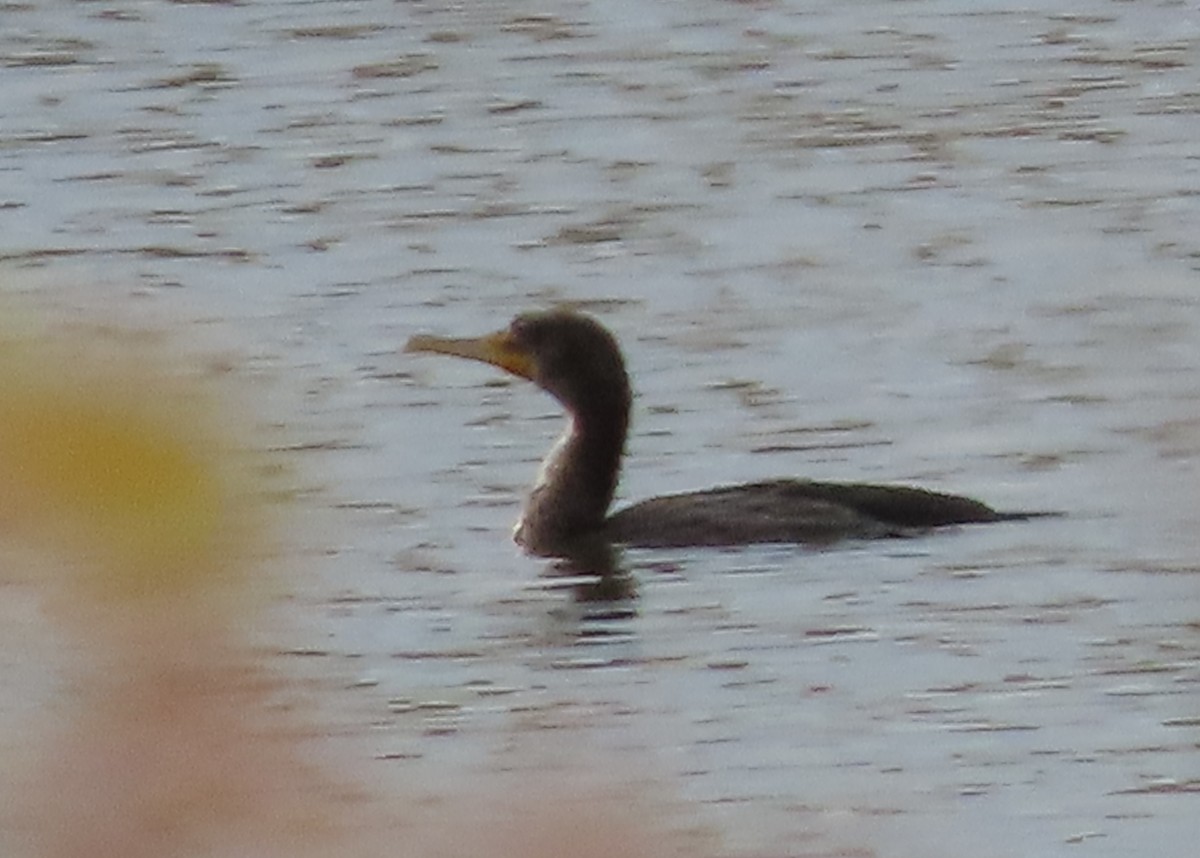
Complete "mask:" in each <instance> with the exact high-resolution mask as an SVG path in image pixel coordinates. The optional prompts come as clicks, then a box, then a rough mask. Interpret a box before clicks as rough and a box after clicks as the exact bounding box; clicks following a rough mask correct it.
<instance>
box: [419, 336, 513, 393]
mask: <svg viewBox="0 0 1200 858" xmlns="http://www.w3.org/2000/svg"><path fill="white" fill-rule="evenodd" d="M404 350H405V351H406V352H435V353H437V354H443V355H454V356H455V357H461V358H469V359H470V360H478V361H483V362H484V363H490V364H491V365H492V366H498V367H500V368H501V369H503V370H507V371H508V372H511V373H512V374H513V375H518V376H520V377H521V378H527V379H529V380H530V381H532V380H533V375H534V371H535V370H536V365H535V364H534V361H533V356H532V355H531V354H530V353H529V351H528V350H527V349H525V348H523V347H522V346H521V345H520V344H518V343H517V342H515V341H514V340H513V338H512V335H511V334H510V333H509V332H508V331H498V332H496V333H494V334H488V335H487V336H483V337H473V338H467V339H456V338H453V337H432V336H428V335H426V334H418V335H417V336H415V337H412V338H411V339H410V340H409V341H408V343H407V345H405V346H404Z"/></svg>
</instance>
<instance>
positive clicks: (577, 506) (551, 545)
mask: <svg viewBox="0 0 1200 858" xmlns="http://www.w3.org/2000/svg"><path fill="white" fill-rule="evenodd" d="M610 405H611V404H610ZM628 427H629V406H628V403H619V404H616V405H612V407H609V408H604V409H593V410H592V411H591V412H574V413H571V414H569V415H568V419H567V428H566V431H565V432H564V433H563V436H562V437H561V438H560V439H559V441H558V443H557V444H555V445H554V449H553V450H551V451H550V454H549V455H548V456H547V457H546V459H545V460H544V461H543V462H542V468H541V472H540V474H539V475H538V481H537V484H536V485H535V486H534V487H533V491H532V492H530V494H529V498H528V500H527V501H526V503H525V510H524V513H523V514H522V516H521V521H520V523H519V524H518V525H517V531H516V538H517V541H518V542H520V543H521V544H522V545H523V546H524V547H525V548H526V549H528V550H529V551H532V552H534V553H538V554H556V553H560V551H561V550H562V549H563V548H565V547H569V546H570V544H571V542H572V541H573V540H575V539H577V538H578V537H580V536H582V535H584V534H588V533H593V532H595V531H598V530H600V529H601V528H602V527H603V525H604V519H605V514H606V513H607V512H608V507H609V505H610V504H611V503H612V499H613V495H614V494H615V493H616V489H617V480H618V478H619V476H620V471H621V455H622V453H623V452H624V449H625V435H626V432H627V431H628Z"/></svg>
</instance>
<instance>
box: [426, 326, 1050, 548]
mask: <svg viewBox="0 0 1200 858" xmlns="http://www.w3.org/2000/svg"><path fill="white" fill-rule="evenodd" d="M405 351H409V352H438V353H441V354H448V355H456V356H458V357H464V358H472V359H474V360H480V361H483V362H485V363H489V364H492V365H494V366H498V367H500V368H501V369H505V370H507V371H508V372H510V373H512V374H514V375H517V376H520V377H521V378H526V379H529V380H530V381H532V382H533V383H534V384H536V385H537V386H538V387H540V388H542V389H543V390H545V391H546V392H547V393H549V394H550V395H551V396H553V397H554V398H556V399H557V400H558V401H559V402H560V403H561V404H562V406H563V407H564V408H565V409H566V411H567V416H568V422H567V430H566V433H565V434H564V435H563V437H562V439H560V441H559V443H558V444H556V445H555V447H554V449H553V450H552V451H551V453H550V455H549V456H547V458H546V460H545V462H543V464H542V469H541V473H540V475H539V478H538V481H537V484H536V485H535V486H534V488H533V490H532V491H531V492H530V494H529V498H528V500H527V501H526V503H525V510H524V512H523V514H522V516H521V520H520V522H519V523H518V525H517V528H516V531H515V533H514V537H515V539H516V541H517V542H518V543H520V544H521V545H522V546H523V547H524V548H525V550H526V551H529V552H531V553H533V554H540V555H561V554H564V553H569V552H570V551H571V548H572V546H573V545H574V544H577V543H578V542H579V541H580V540H584V539H594V538H595V537H597V536H598V537H600V538H602V539H603V540H605V541H607V542H613V543H624V544H629V545H636V546H646V547H668V546H693V545H709V546H719V545H746V544H751V543H772V542H774V543H827V542H832V541H834V540H837V539H842V538H847V537H849V538H877V537H887V536H905V535H911V534H913V533H914V532H919V531H920V530H923V529H926V528H931V527H938V526H942V525H953V524H966V523H972V522H994V521H1005V520H1011V519H1022V518H1029V517H1031V516H1034V515H1039V513H1021V512H997V511H996V510H994V509H992V508H991V507H989V506H987V505H985V504H982V503H980V502H979V501H975V500H971V499H970V498H965V497H959V496H957V495H949V494H942V493H940V492H931V491H927V490H925V489H920V488H911V487H908V486H880V485H868V484H862V483H823V482H812V481H809V480H795V479H781V480H770V481H767V482H759V483H749V484H746V485H737V486H725V487H719V488H714V489H708V490H706V491H699V492H689V493H687V494H677V495H667V496H664V497H657V498H652V499H650V500H647V501H643V502H641V503H636V504H633V505H632V506H627V507H625V508H624V509H620V510H618V511H617V512H615V513H613V514H612V515H607V513H608V507H609V504H611V503H612V499H613V494H614V492H615V491H616V487H617V478H618V475H619V473H620V469H621V455H622V453H623V452H624V448H625V436H626V432H627V431H628V428H629V411H630V402H631V398H632V397H631V393H630V387H629V376H628V375H627V374H626V372H625V361H624V360H623V358H622V357H621V350H620V348H619V346H618V345H617V341H616V339H615V338H614V337H613V335H612V334H611V333H609V332H608V330H606V329H605V328H604V327H603V326H601V325H600V323H599V322H597V321H595V320H594V319H592V318H590V317H588V316H585V315H582V314H580V313H575V312H570V311H565V310H555V311H550V312H544V313H526V314H523V315H520V316H517V317H516V318H515V319H514V320H513V321H512V323H511V324H510V325H509V326H508V328H506V329H505V330H502V331H498V332H497V333H494V334H490V335H487V336H484V337H479V338H475V339H450V338H443V337H432V336H416V337H413V338H412V339H410V340H409V341H408V345H407V346H406V348H405Z"/></svg>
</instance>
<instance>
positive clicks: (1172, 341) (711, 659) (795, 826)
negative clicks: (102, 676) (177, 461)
mask: <svg viewBox="0 0 1200 858" xmlns="http://www.w3.org/2000/svg"><path fill="white" fill-rule="evenodd" d="M3 22H4V27H3V30H0V59H2V60H3V65H4V70H3V78H4V87H3V95H2V96H0V176H3V183H2V184H0V236H3V238H2V239H0V265H2V266H3V268H2V269H0V270H2V272H3V279H4V283H5V288H6V289H7V290H10V291H20V292H25V293H29V294H31V295H34V296H36V297H37V299H38V301H39V302H40V303H41V304H42V305H43V306H44V307H46V308H48V310H49V311H50V312H51V313H53V314H54V315H56V316H57V317H58V318H60V319H62V320H64V321H66V322H67V323H70V322H71V321H72V320H74V319H95V318H96V317H97V316H100V317H108V318H116V319H118V320H121V321H122V322H128V323H131V324H135V325H139V324H150V325H167V326H171V327H173V328H175V329H176V330H183V329H186V330H187V333H186V334H182V335H181V336H183V337H184V338H193V339H195V340H196V341H198V342H200V343H201V344H202V346H201V348H204V349H209V350H212V351H214V352H216V353H217V354H219V355H220V356H221V360H223V361H229V362H230V363H231V364H232V365H234V366H237V367H239V368H240V370H241V371H243V372H245V373H247V374H250V375H253V376H255V377H256V378H260V379H262V380H263V381H264V387H266V388H269V389H270V391H271V392H270V393H269V397H270V399H271V408H272V411H271V413H272V414H273V415H275V416H278V413H279V412H282V413H283V414H284V415H285V417H284V420H285V422H287V424H288V429H289V432H290V434H291V435H292V437H293V438H294V439H295V440H294V442H293V443H294V444H295V445H296V447H297V452H296V453H295V456H296V458H297V459H299V460H300V461H301V466H302V467H303V469H304V473H305V475H306V476H305V479H306V480H308V481H309V484H310V485H311V488H312V491H310V492H306V493H305V496H304V499H303V504H304V505H306V507H307V508H308V509H307V512H308V513H309V514H311V515H312V516H314V517H315V518H317V519H320V520H321V521H322V522H323V524H322V526H321V527H320V529H319V530H318V531H316V533H315V535H309V536H308V537H307V538H306V539H304V540H299V541H303V542H304V543H305V545H306V548H305V549H304V552H308V554H307V555H306V556H304V557H302V558H299V555H301V554H302V553H304V552H302V550H301V548H300V547H299V546H298V547H297V548H296V549H295V550H296V552H297V554H298V561H297V562H298V563H302V564H303V565H305V566H315V567H317V574H316V577H315V579H313V580H307V579H306V583H305V584H304V585H303V587H302V588H300V589H299V591H298V592H299V594H298V596H297V598H296V599H295V600H294V601H293V602H292V603H290V604H289V606H288V607H287V610H288V611H289V612H292V613H293V614H294V619H295V620H296V622H297V623H299V624H301V625H303V626H305V627H306V628H309V629H310V630H311V635H312V641H311V643H310V645H309V646H308V647H307V648H306V649H305V650H304V652H306V653H308V654H307V655H304V656H301V655H299V654H296V655H291V656H287V655H284V656H281V659H282V660H284V661H287V660H289V659H294V660H297V661H303V662H304V664H305V669H306V670H311V671H315V672H316V673H318V674H320V675H321V676H323V677H325V679H326V680H327V682H328V683H329V685H330V687H331V688H334V689H336V690H335V691H331V692H330V693H331V695H334V696H336V697H337V698H338V699H337V701H336V702H335V703H333V704H331V706H332V707H333V708H336V709H338V710H339V711H340V712H341V713H342V715H341V717H342V718H344V719H345V724H344V725H343V726H344V732H345V733H346V734H347V736H348V739H347V740H346V746H347V750H346V751H345V753H346V754H348V755H351V756H353V755H356V754H357V755H358V756H357V757H356V759H358V761H359V765H360V766H361V771H363V772H364V773H365V774H364V779H365V780H368V781H369V782H372V783H378V784H381V785H383V786H382V787H381V788H385V789H386V788H393V787H394V788H395V789H397V790H412V789H414V785H421V787H420V788H428V789H429V790H437V789H447V790H449V789H453V784H454V783H456V782H458V781H462V780H472V781H473V780H477V779H486V778H488V777H490V776H492V775H494V774H496V773H499V772H508V771H513V770H515V771H518V772H523V771H528V772H529V774H530V776H531V777H532V778H534V779H544V778H552V777H567V776H569V774H565V773H564V771H565V772H567V773H569V771H570V769H569V766H570V761H572V760H575V759H578V758H579V757H580V756H583V757H584V759H592V758H594V757H597V756H598V757H601V758H602V759H603V760H605V763H606V765H607V766H608V767H610V768H611V769H612V770H613V776H614V777H616V778H621V777H628V778H630V779H631V780H636V781H638V782H639V783H644V782H650V783H652V784H656V785H657V786H655V790H656V791H661V792H663V793H665V794H669V795H677V796H678V798H679V800H680V804H681V806H682V807H683V816H684V818H685V819H686V820H691V821H692V822H693V823H694V824H696V825H704V826H711V827H713V828H715V829H716V831H717V833H718V834H719V836H720V838H721V840H722V842H723V843H724V846H723V847H722V848H723V850H724V851H725V852H727V853H728V854H746V855H763V856H767V855H784V854H788V855H791V854H814V853H816V854H827V853H831V852H832V853H837V854H879V855H909V854H929V853H931V852H932V853H940V852H945V853H947V854H949V853H952V852H969V853H970V854H976V855H1011V854H1039V855H1052V854H1071V855H1073V856H1084V855H1086V856H1106V855H1114V856H1116V855H1122V856H1124V855H1128V854H1131V853H1132V854H1137V853H1144V852H1153V853H1154V854H1156V855H1162V856H1183V855H1190V854H1191V853H1192V851H1193V848H1191V847H1190V845H1189V841H1191V840H1194V834H1195V821H1194V820H1195V814H1194V809H1195V792H1196V791H1197V789H1200V786H1198V781H1197V771H1198V762H1200V758H1198V756H1197V751H1196V748H1197V741H1196V737H1197V733H1196V731H1197V723H1196V720H1195V718H1196V715H1197V708H1198V706H1200V689H1198V685H1197V684H1198V683H1200V635H1198V632H1197V630H1198V623H1200V596H1197V577H1196V575H1197V573H1196V569H1197V566H1196V560H1195V557H1196V546H1197V539H1196V536H1195V534H1196V532H1197V515H1196V509H1197V504H1196V496H1197V490H1196V470H1197V467H1196V461H1197V452H1198V451H1200V422H1198V420H1197V417H1196V414H1197V408H1196V405H1197V395H1198V393H1200V375H1198V374H1197V368H1198V365H1200V346H1198V345H1197V343H1198V342H1200V337H1198V336H1197V334H1198V332H1197V330H1196V327H1197V323H1196V318H1195V317H1196V312H1195V311H1196V306H1197V296H1196V287H1197V285H1198V283H1200V275H1198V274H1197V270H1198V269H1200V264H1198V263H1197V260H1198V259H1200V243H1198V239H1197V236H1198V235H1200V206H1198V205H1197V203H1196V199H1197V194H1198V193H1200V149H1198V148H1197V144H1196V142H1195V141H1196V139H1197V138H1198V132H1200V120H1198V118H1197V116H1198V110H1200V91H1198V90H1197V88H1196V84H1195V81H1196V74H1197V52H1198V45H1200V16H1198V15H1197V14H1196V13H1195V10H1194V9H1192V8H1191V7H1190V6H1189V5H1188V4H1186V3H1177V2H1161V3H1152V4H1150V3H1142V4H1127V3H1110V2H1101V0H1090V2H1085V3H1078V2H1076V3H1070V4H1050V5H1049V6H1047V5H1046V4H1041V6H1040V7H1039V8H1038V9H1036V10H1034V9H1030V8H1027V7H1024V6H1021V7H1018V6H1012V5H1008V4H1000V3H991V4H986V6H981V5H980V4H978V3H958V2H949V0H947V2H932V0H928V2H911V3H904V4H895V3H880V2H870V3H855V4H841V5H839V4H827V3H800V2H797V3H775V4H754V3H728V2H716V0H704V1H703V2H694V3H687V4H676V3H666V2H657V3H640V4H632V3H612V2H609V3H603V4H598V3H585V2H575V3H561V4H553V5H551V6H549V7H545V8H543V7H538V8H537V9H530V8H528V7H527V6H526V5H525V4H516V3H488V4H468V5H466V6H461V5H457V4H439V3H422V2H409V3H393V2H374V1H373V0H364V2H347V0H338V2H258V3H247V4H237V3H170V4H168V3H162V4H147V3H136V2H120V0H114V2H109V3H104V4H94V3H89V4H66V3H46V4H25V5H21V4H11V5H10V6H9V7H8V8H6V9H4V10H3ZM556 302H578V303H579V304H580V305H581V306H584V307H585V308H587V309H590V310H592V311H593V312H595V313H596V314H597V315H598V316H599V317H600V318H601V319H602V320H603V321H604V322H605V323H606V324H608V325H609V326H611V327H612V328H613V329H614V330H615V331H616V332H617V333H618V335H619V336H620V338H621V340H622V342H623V344H624V346H625V349H626V352H627V356H628V359H629V362H630V364H631V366H632V368H633V375H634V379H635V386H636V388H637V392H638V399H637V401H636V403H635V429H634V435H633V437H632V438H631V440H630V444H629V460H628V468H627V472H626V474H625V478H624V481H623V486H622V496H623V497H626V498H629V499H635V498H641V497H645V496H647V495H650V494H655V493H662V492H666V491H672V490H683V489H690V488H698V487H703V486H707V485H712V484H716V483H721V482H728V481H735V480H748V479H754V478H758V477H765V476H780V475H791V474H796V475H805V476H810V477H814V478H832V479H854V480H859V479H868V480H880V481H903V482H918V483H921V484H924V485H927V486H929V487H931V488H937V489H942V490H948V491H959V492H964V493H968V494H971V495H973V496H976V497H979V498H981V499H984V500H986V501H988V502H989V503H992V504H994V505H995V506H997V507H1000V508H1022V507H1025V508H1028V507H1034V508H1054V509H1063V510H1066V511H1067V512H1068V513H1069V515H1068V517H1067V518H1065V519H1059V520H1045V521H1037V522H1031V523H1022V524H1011V525H1009V524H1006V525H1001V526H996V527H991V528H979V529H964V530H962V531H958V532H951V533H944V534H939V535H936V536H931V537H929V538H927V539H920V540H914V541H906V542H900V543H880V544H872V545H851V546H846V547H843V548H838V549H835V550H831V551H824V552H813V551H808V550H802V549H776V548H754V549H746V550H742V551H719V552H713V551H707V552H702V551H696V552H686V551H684V552H634V553H631V554H629V555H628V556H627V557H626V563H627V565H628V566H629V568H630V569H631V570H632V572H633V574H634V580H635V582H636V588H637V596H636V599H633V600H631V601H630V602H628V603H624V605H623V606H622V607H621V608H619V609H617V610H615V611H614V610H608V611H600V612H599V613H597V609H595V608H591V607H588V606H586V605H580V604H579V603H576V602H574V601H573V600H572V599H571V596H570V592H569V591H564V590H559V589H555V588H553V587H551V586H548V585H547V579H545V578H543V577H541V576H542V574H543V572H544V571H545V564H544V563H542V562H540V561H536V560H532V559H529V558H525V557H523V556H521V555H519V554H518V553H517V551H516V550H515V548H514V547H513V546H512V545H511V543H510V542H509V537H508V532H509V529H510V527H511V524H512V522H513V520H514V518H515V516H516V511H517V507H518V505H519V501H520V496H521V493H522V491H523V489H524V486H525V485H526V484H527V483H528V482H530V481H531V480H532V477H533V474H534V471H535V468H536V462H537V461H538V459H539V458H540V457H541V455H542V453H543V452H544V451H545V449H546V448H547V447H548V446H549V444H550V442H551V441H552V439H553V437H554V436H555V435H556V434H557V432H558V428H559V427H558V422H557V421H558V419H559V418H558V414H557V412H556V410H555V407H554V404H553V403H552V402H551V401H550V400H549V399H548V398H546V397H545V396H543V395H541V394H540V393H538V392H536V391H534V390H532V389H531V388H529V387H528V386H527V385H525V384H523V383H520V382H515V381H513V382H509V381H506V380H502V379H499V378H498V377H497V374H496V373H494V372H491V371H490V370H488V369H487V368H485V367H480V366H478V365H472V364H465V363H459V362H454V361H443V360H437V359H431V358H427V357H415V356H407V355H402V354H399V353H398V352H397V349H398V348H399V347H400V346H402V344H403V342H404V341H405V340H406V339H407V337H408V336H409V335H411V334H413V333H417V332H423V331H428V332H434V333H438V334H444V335H470V334H476V333H482V332H485V331H488V330H491V329H494V328H497V327H499V326H501V325H502V324H504V323H505V321H506V320H507V318H508V317H509V316H511V315H513V314H515V313H516V312H518V311H521V310H524V309H529V308H532V307H543V306H547V305H549V304H553V303H556ZM299 541H298V542H299ZM310 543H316V544H315V545H312V544H310ZM313 555H315V559H314V556H313ZM299 586H300V585H298V587H299ZM314 653H315V654H314ZM5 670H6V671H10V668H9V667H8V666H6V667H5ZM11 671H16V668H15V667H14V668H12V669H11ZM11 671H10V673H11ZM10 673H6V676H7V675H10ZM12 675H17V674H15V673H12ZM19 676H20V677H21V679H20V681H21V682H29V683H32V684H36V681H35V680H34V679H32V678H30V677H29V676H28V675H27V674H26V673H25V672H21V673H20V674H19ZM564 761H565V762H564ZM564 767H565V769H564ZM839 850H840V851H839Z"/></svg>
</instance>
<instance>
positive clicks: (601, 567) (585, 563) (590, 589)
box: [542, 534, 637, 619]
mask: <svg viewBox="0 0 1200 858" xmlns="http://www.w3.org/2000/svg"><path fill="white" fill-rule="evenodd" d="M555 553H556V554H557V555H558V556H557V557H556V558H555V560H554V561H552V562H551V563H550V564H549V565H548V566H547V567H546V568H545V569H544V570H543V572H542V577H543V578H545V579H549V580H552V581H553V580H560V581H561V582H562V583H563V584H564V585H566V588H568V589H570V591H571V595H572V597H573V598H574V599H575V601H576V602H581V603H588V604H592V605H596V606H599V605H600V604H606V605H609V606H611V607H612V609H613V610H615V611H617V613H618V614H620V615H622V616H632V615H634V614H635V613H636V611H635V610H634V609H633V605H632V602H633V600H634V599H636V598H637V580H636V579H635V578H634V576H633V573H631V572H630V571H629V570H628V569H627V568H625V566H624V564H623V558H622V553H621V548H620V546H617V545H614V544H613V543H612V542H610V541H609V540H607V539H604V538H603V537H600V536H597V535H594V534H589V535H586V536H584V537H582V538H580V539H575V540H572V541H571V542H570V543H569V544H566V545H562V546H559V548H558V550H557V551H556V552H555ZM622 602H624V603H629V604H628V605H627V607H626V608H618V607H617V606H618V604H619V603H622ZM594 613H595V612H594V611H589V616H592V615H593V614H594ZM606 613H607V614H608V615H609V616H608V618H610V619H613V618H616V615H615V614H613V612H612V611H608V612H606Z"/></svg>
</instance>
